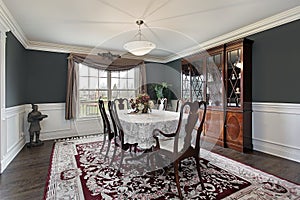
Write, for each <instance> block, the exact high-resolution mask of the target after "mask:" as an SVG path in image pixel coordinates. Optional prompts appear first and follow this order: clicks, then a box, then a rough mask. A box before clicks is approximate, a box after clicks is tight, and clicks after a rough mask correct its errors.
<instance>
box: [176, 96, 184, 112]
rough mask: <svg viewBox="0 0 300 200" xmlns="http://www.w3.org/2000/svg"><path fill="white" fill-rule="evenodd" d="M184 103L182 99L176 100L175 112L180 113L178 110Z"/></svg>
mask: <svg viewBox="0 0 300 200" xmlns="http://www.w3.org/2000/svg"><path fill="white" fill-rule="evenodd" d="M184 103H185V101H184V100H182V99H178V100H177V103H176V109H175V112H180V108H181V107H182V105H183V104H184Z"/></svg>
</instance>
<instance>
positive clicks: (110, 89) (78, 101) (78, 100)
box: [76, 63, 140, 120]
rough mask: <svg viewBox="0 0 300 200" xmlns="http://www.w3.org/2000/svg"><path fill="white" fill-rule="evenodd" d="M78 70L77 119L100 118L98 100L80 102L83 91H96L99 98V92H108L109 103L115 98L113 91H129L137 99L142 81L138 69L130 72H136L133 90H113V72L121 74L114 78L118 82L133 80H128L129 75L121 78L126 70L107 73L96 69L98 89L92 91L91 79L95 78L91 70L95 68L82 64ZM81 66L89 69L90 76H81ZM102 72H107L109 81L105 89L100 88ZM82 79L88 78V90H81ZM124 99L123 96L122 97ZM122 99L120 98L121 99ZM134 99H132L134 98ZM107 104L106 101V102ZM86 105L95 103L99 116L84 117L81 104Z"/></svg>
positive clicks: (85, 115)
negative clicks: (121, 73)
mask: <svg viewBox="0 0 300 200" xmlns="http://www.w3.org/2000/svg"><path fill="white" fill-rule="evenodd" d="M77 65H78V66H77V68H76V70H77V72H78V73H77V74H78V80H77V85H78V89H77V103H76V105H77V106H76V110H77V112H76V118H77V119H80V120H85V119H92V118H99V117H100V114H99V108H98V99H97V100H91V99H89V100H87V101H81V100H80V92H81V91H88V92H90V91H95V92H96V93H98V96H99V92H106V93H107V101H108V100H112V98H113V95H112V94H113V91H119V92H122V91H128V92H134V97H136V96H137V94H138V85H139V79H140V77H139V71H138V68H137V67H135V68H132V69H130V70H134V76H133V79H134V87H133V88H132V89H128V88H127V89H126V88H125V89H124V88H123V89H118V88H117V89H116V90H115V89H113V88H112V73H113V72H119V75H118V77H114V78H118V81H120V80H121V79H126V80H127V81H128V80H129V79H131V78H128V74H127V75H126V78H123V77H121V76H120V72H122V71H124V70H120V71H106V70H101V69H96V70H97V72H98V73H97V81H98V84H97V85H98V88H96V89H91V88H89V87H90V78H91V77H95V76H91V75H90V68H93V67H89V66H87V65H84V64H82V63H77ZM80 65H83V66H85V67H87V69H88V74H87V75H84V76H81V75H80V70H79V68H80ZM93 69H95V68H93ZM100 71H104V72H106V75H107V76H106V79H107V80H106V81H107V87H106V88H105V89H104V88H100V87H99V79H100V78H101V77H100V73H99V72H100ZM125 71H129V70H125ZM80 77H87V78H88V88H87V89H81V88H80ZM102 78H104V77H102ZM127 86H128V82H127ZM121 97H122V96H121ZM121 97H120V98H121ZM134 97H132V98H134ZM117 98H119V97H117ZM123 98H124V97H123ZM126 98H131V97H126ZM105 102H106V101H105ZM84 103H91V104H93V103H95V104H96V105H97V113H98V114H95V115H90V116H88V115H87V114H86V113H84V115H81V111H80V109H81V104H84Z"/></svg>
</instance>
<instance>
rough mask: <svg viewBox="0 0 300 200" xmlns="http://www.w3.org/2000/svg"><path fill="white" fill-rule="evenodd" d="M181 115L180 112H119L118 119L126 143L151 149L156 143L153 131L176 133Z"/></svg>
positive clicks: (153, 110)
mask: <svg viewBox="0 0 300 200" xmlns="http://www.w3.org/2000/svg"><path fill="white" fill-rule="evenodd" d="M179 115H180V113H179V112H174V111H164V110H155V109H152V110H151V112H149V113H134V112H130V111H129V110H119V111H118V117H119V120H120V123H121V125H122V128H123V131H124V142H125V143H127V142H128V143H138V145H139V146H140V147H141V148H150V147H151V146H152V145H153V144H154V142H155V141H154V138H153V136H152V132H153V130H154V129H160V130H161V131H163V132H165V133H174V132H175V131H176V128H177V126H178V121H179Z"/></svg>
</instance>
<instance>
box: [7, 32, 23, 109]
mask: <svg viewBox="0 0 300 200" xmlns="http://www.w3.org/2000/svg"><path fill="white" fill-rule="evenodd" d="M6 36H7V38H6V54H5V59H6V68H5V76H6V80H5V85H6V89H5V90H6V95H5V97H6V100H5V101H6V107H11V106H16V105H21V104H24V103H26V94H27V71H28V70H27V58H26V50H25V49H24V47H23V46H22V45H21V43H20V42H19V41H18V40H17V39H16V38H15V37H14V35H13V34H12V33H7V34H6Z"/></svg>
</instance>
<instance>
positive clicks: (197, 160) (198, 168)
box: [194, 156, 205, 190]
mask: <svg viewBox="0 0 300 200" xmlns="http://www.w3.org/2000/svg"><path fill="white" fill-rule="evenodd" d="M194 159H195V161H196V167H197V172H198V177H199V180H200V183H201V187H202V190H204V189H205V187H204V183H203V181H202V178H201V168H200V161H199V158H198V156H195V157H194Z"/></svg>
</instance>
